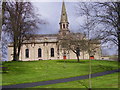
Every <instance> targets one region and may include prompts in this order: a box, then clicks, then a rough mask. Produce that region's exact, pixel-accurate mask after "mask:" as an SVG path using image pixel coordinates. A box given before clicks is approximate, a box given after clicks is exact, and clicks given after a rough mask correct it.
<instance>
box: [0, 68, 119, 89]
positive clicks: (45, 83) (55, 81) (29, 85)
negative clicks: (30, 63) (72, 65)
mask: <svg viewBox="0 0 120 90" xmlns="http://www.w3.org/2000/svg"><path fill="white" fill-rule="evenodd" d="M115 72H120V69H117V70H112V71H105V72H100V73H95V74H92V78H93V77H98V76H103V75H107V74H111V73H115ZM82 79H88V75H84V76H77V77H71V78H65V79H56V80H49V81H41V82H33V83H24V84H16V85H7V86H2V88H28V87H35V86H42V85H49V84H56V83H63V82H69V81H75V80H82Z"/></svg>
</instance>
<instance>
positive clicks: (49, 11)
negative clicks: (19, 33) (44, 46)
mask: <svg viewBox="0 0 120 90" xmlns="http://www.w3.org/2000/svg"><path fill="white" fill-rule="evenodd" d="M33 5H34V6H35V8H36V12H37V13H39V14H41V17H42V19H43V20H45V21H46V22H47V24H45V25H42V26H41V28H40V30H39V33H42V34H52V33H58V31H59V22H60V17H61V10H62V2H33ZM65 5H66V11H67V15H68V21H69V23H70V25H69V29H70V30H71V31H72V32H77V31H78V25H79V24H78V22H79V21H78V18H79V17H77V14H76V8H75V7H76V5H77V3H76V2H66V3H65Z"/></svg>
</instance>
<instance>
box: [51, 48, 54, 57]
mask: <svg viewBox="0 0 120 90" xmlns="http://www.w3.org/2000/svg"><path fill="white" fill-rule="evenodd" d="M51 57H54V48H51Z"/></svg>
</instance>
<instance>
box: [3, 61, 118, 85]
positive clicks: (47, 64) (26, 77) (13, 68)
mask: <svg viewBox="0 0 120 90" xmlns="http://www.w3.org/2000/svg"><path fill="white" fill-rule="evenodd" d="M3 67H7V71H6V72H5V73H3V74H2V85H12V84H20V83H28V82H37V81H47V80H54V79H60V78H68V77H74V76H80V75H87V74H88V73H89V61H88V60H81V61H80V63H78V62H77V60H66V61H65V62H64V60H49V61H48V60H46V61H45V60H41V61H24V62H20V61H19V62H4V63H3ZM117 68H118V63H117V62H115V61H98V60H92V73H97V72H103V71H107V70H114V69H117Z"/></svg>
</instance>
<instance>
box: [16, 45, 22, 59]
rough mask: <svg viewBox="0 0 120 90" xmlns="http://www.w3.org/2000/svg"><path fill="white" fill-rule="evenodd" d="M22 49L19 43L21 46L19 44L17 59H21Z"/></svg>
mask: <svg viewBox="0 0 120 90" xmlns="http://www.w3.org/2000/svg"><path fill="white" fill-rule="evenodd" d="M20 49H21V44H20V43H19V46H18V54H17V61H19V56H20Z"/></svg>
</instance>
